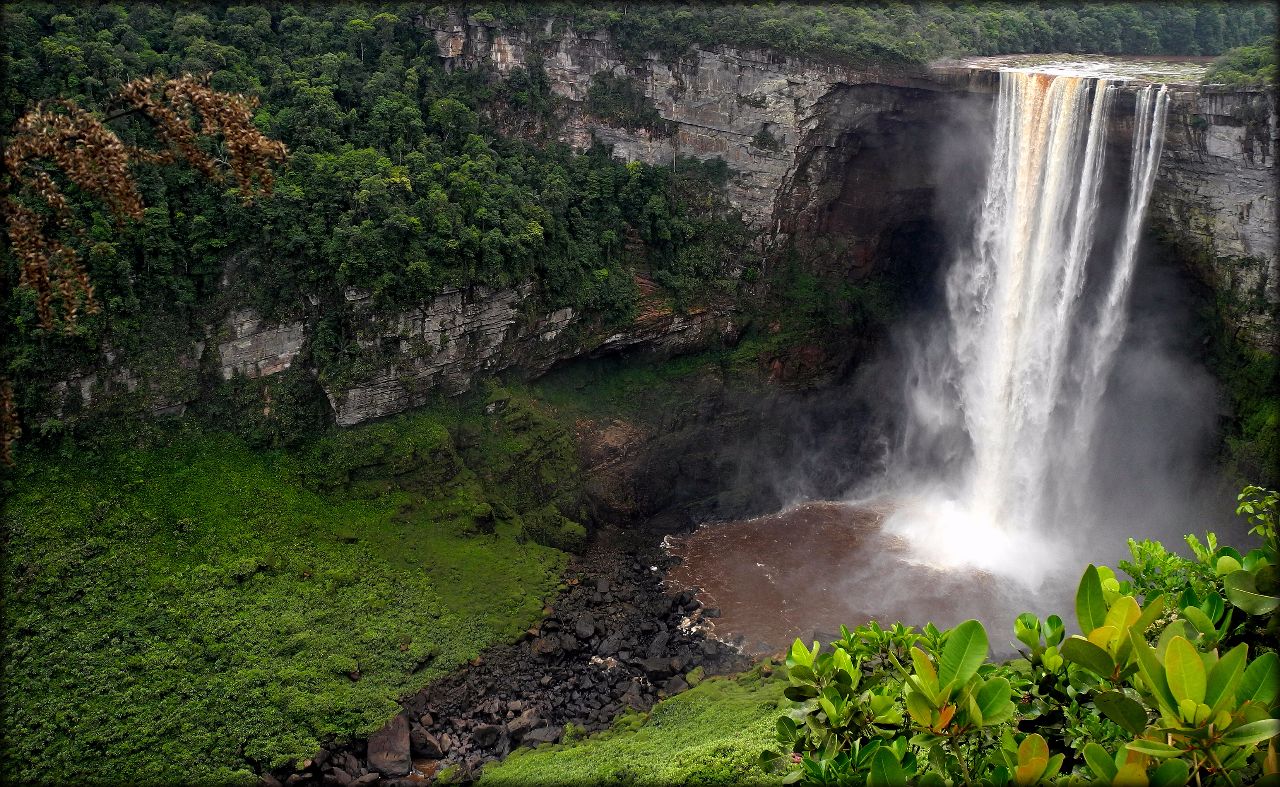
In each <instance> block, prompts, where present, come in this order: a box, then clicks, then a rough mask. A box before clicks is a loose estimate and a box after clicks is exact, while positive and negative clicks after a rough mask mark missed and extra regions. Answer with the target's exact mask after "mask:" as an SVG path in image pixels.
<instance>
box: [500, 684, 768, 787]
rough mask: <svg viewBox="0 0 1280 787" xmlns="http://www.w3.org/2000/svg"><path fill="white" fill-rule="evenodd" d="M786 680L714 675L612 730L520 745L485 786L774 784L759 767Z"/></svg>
mask: <svg viewBox="0 0 1280 787" xmlns="http://www.w3.org/2000/svg"><path fill="white" fill-rule="evenodd" d="M785 687H786V681H785V680H781V679H779V678H778V677H777V676H776V675H775V676H773V677H764V676H762V675H761V669H760V667H757V668H756V669H754V670H751V671H750V672H746V673H743V674H741V675H737V676H733V677H726V678H710V679H708V680H705V681H703V682H701V683H699V684H698V685H697V686H696V687H694V688H693V689H691V690H690V691H687V692H684V693H682V694H677V695H676V696H674V697H671V698H670V699H667V700H664V701H663V702H660V703H658V704H657V705H655V706H654V708H653V710H652V711H650V712H649V713H648V714H646V715H631V716H624V717H622V718H621V719H620V720H619V721H618V723H617V724H616V725H615V726H614V729H612V730H609V731H608V732H604V733H601V734H599V735H595V736H592V737H590V738H586V739H583V740H581V741H577V742H574V743H569V744H564V745H560V746H541V747H539V748H538V749H536V750H532V751H530V750H527V749H526V750H520V751H518V752H517V753H516V754H513V755H512V756H511V757H508V758H507V759H506V760H505V761H503V762H502V763H500V764H495V765H489V766H486V767H485V769H484V775H483V777H482V778H481V779H480V784H481V785H482V786H483V787H501V785H538V784H545V785H595V784H636V785H670V784H777V783H778V782H779V780H780V777H778V776H774V775H771V774H768V773H765V772H764V771H763V770H762V769H761V768H760V767H759V765H758V764H757V763H758V760H759V757H760V752H762V751H763V750H765V749H766V748H768V747H769V746H770V745H771V744H773V743H774V742H775V741H774V728H775V726H774V725H775V723H776V721H777V717H778V714H779V708H780V707H782V706H783V705H786V704H789V703H787V701H786V700H785V699H783V696H782V690H783V689H784V688H785Z"/></svg>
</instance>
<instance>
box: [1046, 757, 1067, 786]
mask: <svg viewBox="0 0 1280 787" xmlns="http://www.w3.org/2000/svg"><path fill="white" fill-rule="evenodd" d="M1066 759H1067V757H1066V755H1065V754H1061V753H1058V754H1055V755H1053V756H1052V757H1050V758H1049V767H1048V768H1045V769H1044V773H1043V774H1041V776H1040V779H1041V780H1042V781H1049V780H1050V779H1052V778H1053V777H1055V776H1057V775H1058V772H1059V771H1061V770H1062V763H1063V762H1065V761H1066Z"/></svg>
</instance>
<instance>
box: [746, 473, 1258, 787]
mask: <svg viewBox="0 0 1280 787" xmlns="http://www.w3.org/2000/svg"><path fill="white" fill-rule="evenodd" d="M1237 513H1239V514H1241V515H1243V516H1246V517H1247V518H1248V521H1249V523H1250V524H1251V525H1252V526H1253V527H1252V530H1251V531H1250V532H1251V533H1252V534H1254V535H1256V536H1258V537H1259V539H1260V540H1261V545H1260V546H1258V547H1256V548H1254V549H1252V550H1250V551H1249V552H1248V554H1244V555H1242V554H1241V553H1240V552H1238V551H1237V550H1235V549H1234V548H1232V547H1228V546H1221V547H1220V546H1218V544H1217V542H1216V539H1215V538H1214V536H1213V534H1212V533H1210V534H1208V535H1207V536H1206V539H1205V543H1203V544H1202V543H1201V542H1200V541H1199V539H1197V538H1195V537H1192V536H1189V537H1188V538H1187V542H1188V545H1189V546H1190V547H1191V548H1192V551H1193V553H1194V555H1195V558H1194V559H1193V560H1187V559H1185V558H1180V557H1177V556H1175V555H1171V554H1170V553H1168V552H1166V551H1165V550H1164V549H1163V547H1161V546H1160V545H1158V544H1155V543H1153V542H1144V543H1143V544H1137V543H1135V542H1132V541H1131V542H1130V546H1131V550H1132V552H1133V557H1134V562H1132V563H1126V564H1124V566H1125V568H1126V570H1128V571H1129V572H1130V573H1131V576H1132V577H1133V580H1132V581H1123V582H1122V581H1120V580H1119V579H1118V578H1117V577H1116V575H1115V574H1114V572H1112V571H1111V569H1109V568H1107V567H1105V566H1101V567H1095V566H1093V565H1090V566H1089V567H1088V568H1087V569H1086V570H1085V573H1084V576H1083V577H1082V578H1081V580H1080V585H1079V588H1078V590H1077V593H1076V621H1077V623H1078V625H1079V628H1080V631H1081V632H1082V634H1076V635H1073V636H1071V637H1067V636H1066V630H1065V627H1064V624H1063V622H1062V620H1061V619H1060V618H1058V617H1057V616H1056V615H1051V616H1049V617H1048V618H1047V619H1046V620H1044V621H1041V620H1040V619H1039V618H1037V617H1036V616H1035V615H1032V614H1030V613H1024V614H1023V615H1020V616H1018V619H1017V621H1016V622H1015V624H1014V634H1015V636H1016V637H1017V639H1018V641H1019V642H1020V643H1021V644H1022V645H1023V646H1024V649H1023V650H1022V655H1023V658H1020V659H1016V660H1013V661H1010V662H1008V663H1004V664H993V663H989V662H988V661H987V651H988V640H987V634H986V631H985V630H984V628H983V626H982V624H981V623H979V622H978V621H976V620H970V621H967V622H965V623H962V624H960V625H959V626H957V627H956V628H954V629H951V630H948V631H939V630H938V629H936V628H934V627H933V626H932V625H929V626H926V627H925V629H924V630H923V631H922V632H920V633H916V632H915V631H914V629H912V628H909V627H904V626H902V625H900V624H899V625H895V626H894V627H893V628H891V629H888V630H885V629H882V628H881V627H880V626H878V625H875V624H874V623H873V624H871V625H868V626H861V627H859V628H857V629H854V630H853V631H850V630H849V629H847V628H842V630H841V634H842V637H841V639H839V640H837V641H835V642H833V643H831V648H832V649H831V650H830V651H828V652H820V651H819V646H818V643H816V642H815V643H813V646H812V648H808V647H806V646H805V645H804V643H802V642H801V641H800V640H796V642H795V644H794V645H793V646H792V648H791V651H790V653H789V654H788V656H787V674H788V682H789V683H790V685H789V686H788V688H787V689H786V691H785V696H786V697H787V698H788V699H790V700H792V701H793V703H794V705H793V706H792V707H791V708H790V709H789V710H788V711H787V713H786V715H784V716H782V717H781V718H779V719H778V723H777V743H778V744H779V745H780V748H778V749H776V750H774V749H771V750H766V751H765V752H764V753H763V754H762V755H761V764H762V765H763V766H764V767H765V768H767V769H769V770H771V771H774V772H780V771H786V772H787V773H788V775H787V778H788V779H789V780H794V781H803V782H807V783H814V784H853V783H861V782H867V783H871V784H885V785H889V784H905V783H906V782H907V781H908V780H910V781H911V782H912V783H918V784H935V785H945V784H957V783H959V784H973V783H983V784H992V785H1006V784H1009V783H1010V782H1013V783H1016V784H1019V785H1030V784H1066V783H1068V781H1069V780H1087V781H1088V782H1089V783H1094V784H1098V783H1101V784H1147V783H1150V784H1158V785H1184V784H1187V783H1188V782H1189V781H1191V780H1192V779H1194V782H1195V783H1196V784H1228V785H1239V784H1245V783H1249V784H1252V783H1255V782H1259V780H1261V779H1264V778H1265V779H1266V780H1269V781H1274V780H1275V779H1277V778H1280V765H1278V764H1277V762H1276V759H1275V749H1274V747H1275V746H1276V745H1277V736H1280V657H1277V654H1276V652H1275V650H1274V647H1275V643H1276V640H1275V634H1276V632H1277V630H1278V629H1277V626H1278V625H1280V612H1278V610H1280V543H1278V542H1277V536H1276V528H1277V525H1278V524H1280V496H1278V495H1277V494H1276V493H1275V492H1268V491H1267V490H1263V489H1260V488H1258V487H1247V488H1246V489H1245V490H1244V491H1243V492H1242V493H1241V494H1240V505H1239V507H1238V509H1237ZM1261 747H1265V748H1261ZM791 755H798V758H799V763H798V765H796V764H793V763H794V758H793V756H791ZM1072 783H1075V782H1074V781H1073V782H1072Z"/></svg>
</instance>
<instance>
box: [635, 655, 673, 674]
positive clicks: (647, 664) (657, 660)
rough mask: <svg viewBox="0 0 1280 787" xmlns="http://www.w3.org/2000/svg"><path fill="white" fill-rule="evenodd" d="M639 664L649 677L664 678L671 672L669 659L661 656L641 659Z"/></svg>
mask: <svg viewBox="0 0 1280 787" xmlns="http://www.w3.org/2000/svg"><path fill="white" fill-rule="evenodd" d="M640 666H641V667H642V668H643V669H644V671H645V674H647V675H648V676H649V677H650V678H665V677H667V676H668V675H670V674H671V673H672V672H673V670H672V669H671V659H664V658H662V657H661V656H656V657H652V658H647V659H642V660H641V661H640Z"/></svg>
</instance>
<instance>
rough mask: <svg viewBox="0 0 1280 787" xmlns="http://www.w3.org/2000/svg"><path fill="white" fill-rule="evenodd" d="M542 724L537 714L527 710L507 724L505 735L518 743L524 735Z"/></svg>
mask: <svg viewBox="0 0 1280 787" xmlns="http://www.w3.org/2000/svg"><path fill="white" fill-rule="evenodd" d="M541 723H542V719H540V718H539V717H538V712H537V711H535V710H534V709H533V708H529V709H528V710H526V711H525V712H524V713H521V714H520V715H519V716H517V717H515V718H514V719H512V720H511V721H509V722H507V733H508V734H509V735H510V736H511V739H512V740H514V741H518V740H520V739H521V738H523V737H524V735H525V733H527V732H529V731H530V730H532V729H534V728H535V727H537V726H538V725H539V724H541Z"/></svg>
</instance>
